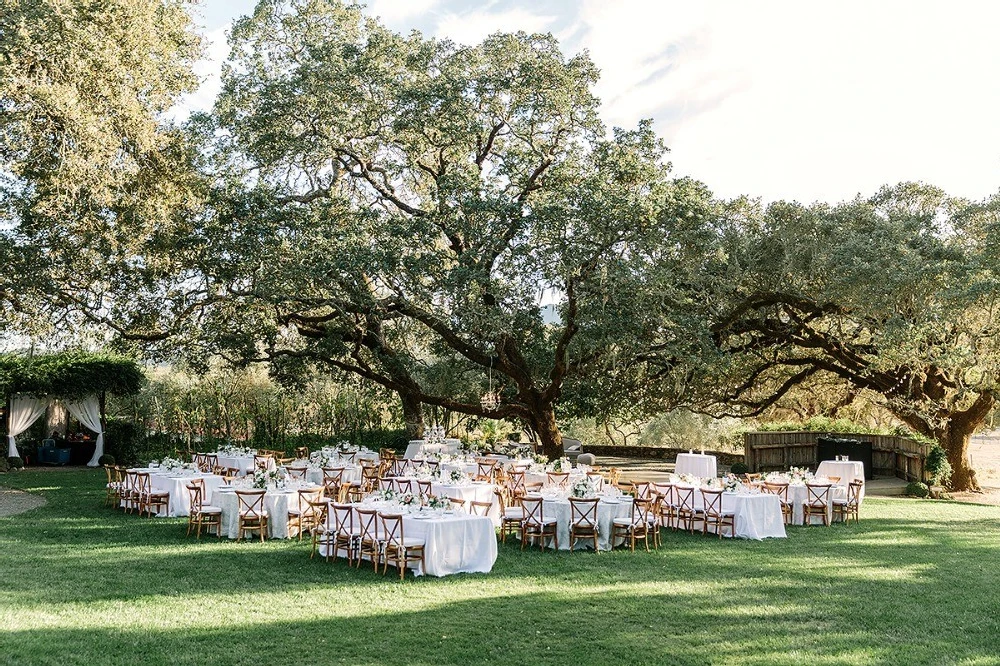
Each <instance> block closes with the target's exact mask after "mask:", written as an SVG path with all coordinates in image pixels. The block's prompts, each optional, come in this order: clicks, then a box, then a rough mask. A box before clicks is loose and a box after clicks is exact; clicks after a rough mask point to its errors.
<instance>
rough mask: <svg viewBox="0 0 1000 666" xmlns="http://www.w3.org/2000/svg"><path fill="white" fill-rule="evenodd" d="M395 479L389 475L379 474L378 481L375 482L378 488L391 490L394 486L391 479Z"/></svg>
mask: <svg viewBox="0 0 1000 666" xmlns="http://www.w3.org/2000/svg"><path fill="white" fill-rule="evenodd" d="M395 480H396V479H395V477H391V476H381V477H379V479H378V482H377V483H378V489H379V490H392V489H393V488H394V486H395V484H393V481H395Z"/></svg>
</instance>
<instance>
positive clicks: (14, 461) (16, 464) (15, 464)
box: [7, 456, 24, 469]
mask: <svg viewBox="0 0 1000 666" xmlns="http://www.w3.org/2000/svg"><path fill="white" fill-rule="evenodd" d="M7 464H8V465H9V466H10V468H11V469H21V468H22V467H24V461H23V460H21V458H20V457H19V456H10V457H9V458H7Z"/></svg>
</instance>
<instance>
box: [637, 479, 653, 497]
mask: <svg viewBox="0 0 1000 666" xmlns="http://www.w3.org/2000/svg"><path fill="white" fill-rule="evenodd" d="M652 486H653V484H652V483H650V482H649V481H640V482H639V483H637V484H635V496H636V497H638V498H640V499H650V497H652Z"/></svg>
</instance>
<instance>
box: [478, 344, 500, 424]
mask: <svg viewBox="0 0 1000 666" xmlns="http://www.w3.org/2000/svg"><path fill="white" fill-rule="evenodd" d="M489 377H490V390H488V391H487V392H486V393H484V394H483V395H482V397H481V398H480V399H479V404H480V405H482V407H483V409H485V410H488V411H493V410H494V409H496V408H497V407H499V406H500V394H499V393H497V392H496V391H494V390H493V357H492V356H490V370H489Z"/></svg>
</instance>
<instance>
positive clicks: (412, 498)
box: [396, 493, 420, 507]
mask: <svg viewBox="0 0 1000 666" xmlns="http://www.w3.org/2000/svg"><path fill="white" fill-rule="evenodd" d="M396 501H397V502H399V503H400V504H402V505H403V506H406V507H416V506H419V505H420V496H419V495H414V494H413V493H403V494H402V495H399V496H398V497H396Z"/></svg>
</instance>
